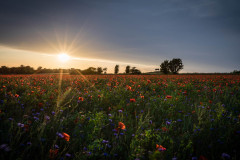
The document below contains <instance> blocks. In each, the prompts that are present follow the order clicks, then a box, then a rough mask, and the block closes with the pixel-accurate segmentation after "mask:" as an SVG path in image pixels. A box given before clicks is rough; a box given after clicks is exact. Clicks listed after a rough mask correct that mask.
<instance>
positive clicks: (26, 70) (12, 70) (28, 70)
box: [0, 65, 141, 75]
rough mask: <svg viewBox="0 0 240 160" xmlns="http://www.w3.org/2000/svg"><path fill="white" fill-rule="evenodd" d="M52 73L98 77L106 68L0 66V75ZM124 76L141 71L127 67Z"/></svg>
mask: <svg viewBox="0 0 240 160" xmlns="http://www.w3.org/2000/svg"><path fill="white" fill-rule="evenodd" d="M52 73H68V74H71V75H77V74H83V75H100V74H107V68H106V67H105V68H102V67H97V68H95V67H89V68H87V69H84V70H81V69H75V68H71V69H49V68H42V67H41V66H40V67H38V68H37V69H36V70H35V69H34V68H33V67H30V66H24V65H21V66H19V67H7V66H1V68H0V74H52ZM114 73H115V74H118V73H119V65H116V66H115V68H114ZM125 73H126V74H141V71H140V70H139V69H137V68H136V67H132V68H131V67H130V66H127V67H126V69H125Z"/></svg>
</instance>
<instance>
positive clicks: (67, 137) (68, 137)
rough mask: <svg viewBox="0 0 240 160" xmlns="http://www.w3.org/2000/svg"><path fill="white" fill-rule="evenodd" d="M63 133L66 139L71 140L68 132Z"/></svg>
mask: <svg viewBox="0 0 240 160" xmlns="http://www.w3.org/2000/svg"><path fill="white" fill-rule="evenodd" d="M62 135H63V139H65V140H66V141H69V139H70V136H69V135H68V134H67V133H64V132H63V133H62Z"/></svg>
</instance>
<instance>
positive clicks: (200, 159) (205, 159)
mask: <svg viewBox="0 0 240 160" xmlns="http://www.w3.org/2000/svg"><path fill="white" fill-rule="evenodd" d="M199 160H208V159H207V158H206V157H204V156H203V155H201V156H200V157H199Z"/></svg>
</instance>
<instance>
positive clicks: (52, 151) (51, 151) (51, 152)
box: [49, 149, 58, 159]
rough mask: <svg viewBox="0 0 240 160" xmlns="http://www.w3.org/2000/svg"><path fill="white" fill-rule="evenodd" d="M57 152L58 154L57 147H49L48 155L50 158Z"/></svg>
mask: <svg viewBox="0 0 240 160" xmlns="http://www.w3.org/2000/svg"><path fill="white" fill-rule="evenodd" d="M57 154H58V149H50V150H49V157H50V158H51V159H53V158H54V157H56V156H57Z"/></svg>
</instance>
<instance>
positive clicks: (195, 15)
mask: <svg viewBox="0 0 240 160" xmlns="http://www.w3.org/2000/svg"><path fill="white" fill-rule="evenodd" d="M239 8H240V1H239V0H231V1H229V0H228V1H226V0H51V1H50V0H41V1H37V0H21V1H19V0H5V1H4V0H1V1H0V66H3V65H6V66H9V67H13V66H20V65H21V64H23V65H30V66H32V67H34V68H35V69H36V68H37V67H38V66H42V67H43V68H79V69H86V68H88V67H90V66H93V67H103V68H104V67H107V68H108V73H111V72H113V70H114V66H115V65H116V64H118V65H120V72H124V70H125V67H126V65H130V66H131V67H137V68H138V69H140V70H141V71H142V72H148V71H154V70H155V68H159V65H160V64H161V63H162V62H163V61H164V60H166V59H167V60H171V59H173V58H181V59H182V62H183V64H184V69H183V70H182V71H181V72H182V73H191V72H205V73H207V72H231V71H233V70H240V65H239V60H240V54H239V51H240V10H239ZM59 53H67V54H68V55H70V56H71V57H72V58H71V59H70V60H69V61H67V62H65V63H63V62H60V61H59V60H58V59H57V55H58V54H59Z"/></svg>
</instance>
